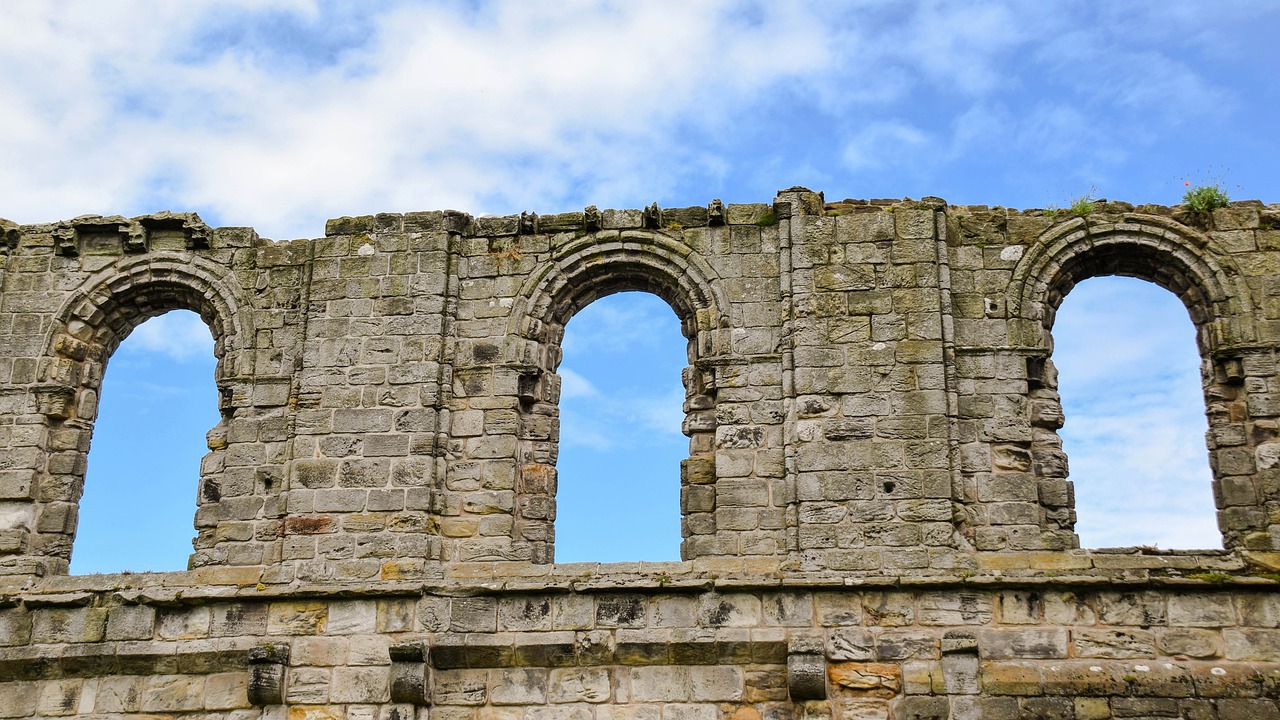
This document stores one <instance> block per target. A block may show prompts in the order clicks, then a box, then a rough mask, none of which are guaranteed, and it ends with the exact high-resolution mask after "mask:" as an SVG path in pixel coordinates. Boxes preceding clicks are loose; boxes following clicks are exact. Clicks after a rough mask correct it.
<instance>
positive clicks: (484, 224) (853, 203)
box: [0, 188, 1280, 244]
mask: <svg viewBox="0 0 1280 720" xmlns="http://www.w3.org/2000/svg"><path fill="white" fill-rule="evenodd" d="M792 195H799V196H800V197H803V198H804V200H805V201H804V202H800V203H795V205H796V207H789V206H788V203H789V202H790V197H789V196H792ZM1091 202H1092V206H1091V210H1090V212H1091V213H1097V214H1099V215H1107V214H1131V213H1136V214H1141V215H1155V216H1161V217H1169V218H1172V219H1174V220H1178V221H1180V222H1185V221H1186V220H1187V219H1191V220H1193V222H1192V223H1191V224H1197V223H1195V222H1194V220H1195V218H1196V215H1197V214H1196V213H1194V212H1193V211H1192V210H1190V209H1189V208H1188V207H1187V206H1185V205H1161V204H1156V203H1140V204H1135V203H1130V202H1125V201H1114V200H1107V199H1105V198H1102V199H1092V200H1091ZM899 209H932V210H937V211H942V212H946V213H950V214H955V215H982V216H999V217H1002V218H1010V219H1012V218H1051V219H1057V220H1062V219H1069V218H1073V217H1076V214H1075V212H1074V211H1073V210H1071V209H1063V208H1054V207H1047V208H1025V209H1017V208H1010V207H1005V206H1001V205H953V204H950V203H948V202H947V201H946V200H943V199H942V198H937V197H924V198H921V199H918V200H917V199H913V198H910V197H906V198H870V199H856V198H845V199H843V200H835V201H826V200H825V199H824V197H823V195H822V193H820V192H813V191H810V190H808V189H805V188H790V189H788V190H783V191H781V192H779V194H778V197H777V198H775V200H774V201H773V202H772V203H722V202H721V201H720V200H719V199H716V200H712V201H711V202H710V203H708V204H707V205H705V206H690V207H678V208H663V207H660V206H659V205H658V204H657V203H656V202H655V203H652V204H650V205H649V206H647V207H645V208H634V209H598V208H596V206H594V205H592V206H588V207H586V208H584V209H583V210H578V211H571V212H560V213H548V214H539V213H536V212H531V211H525V212H521V213H519V214H507V215H491V214H472V213H468V212H464V211H460V210H428V211H412V212H384V213H376V214H370V215H358V216H342V217H338V218H331V219H329V220H327V221H326V223H325V233H324V237H337V236H348V235H370V234H384V233H413V232H456V233H459V234H462V235H465V236H472V237H502V236H516V235H532V234H557V233H583V234H585V233H590V232H596V231H600V230H637V229H638V230H645V229H648V230H668V231H675V230H683V229H686V228H697V227H709V226H723V225H730V226H733V225H757V226H761V227H768V226H771V225H774V224H777V222H778V221H779V220H780V219H781V216H783V215H785V214H786V213H787V212H789V211H794V212H798V213H799V214H802V215H807V216H826V217H836V216H840V215H847V214H860V213H874V212H894V211H896V210H899ZM1250 211H1252V212H1257V213H1260V214H1262V215H1265V216H1267V217H1268V218H1273V219H1275V220H1276V221H1277V222H1280V203H1264V202H1262V201H1261V200H1256V199H1254V200H1237V201H1233V202H1231V204H1230V205H1229V206H1227V207H1225V208H1221V209H1219V210H1215V211H1213V212H1214V213H1219V212H1226V213H1239V212H1250ZM167 224H173V225H175V226H178V225H185V226H187V227H192V228H200V229H201V230H204V231H208V230H216V231H222V232H233V233H237V234H250V235H252V236H253V240H254V241H256V242H257V243H261V244H270V243H272V242H288V241H289V240H288V239H285V240H280V241H273V240H270V239H266V238H260V237H258V236H257V234H256V233H254V232H253V229H252V228H249V227H216V228H209V227H208V226H207V225H205V224H204V222H203V221H202V220H201V219H200V217H199V216H198V215H197V214H196V213H194V212H170V211H168V210H164V211H160V212H155V213H148V214H144V215H138V216H135V217H129V218H126V217H123V216H120V215H96V214H94V215H80V216H77V217H75V218H70V219H64V220H57V221H53V222H47V223H33V224H26V225H24V224H19V223H15V222H13V221H11V220H7V219H5V218H3V217H0V231H4V232H6V233H10V234H15V235H16V234H18V233H21V234H32V233H37V234H38V233H50V232H57V231H58V230H64V231H65V230H68V229H73V228H77V227H84V226H94V227H96V226H105V225H118V226H120V227H121V228H122V231H125V229H127V228H128V227H134V226H143V227H153V226H164V225H167ZM304 239H305V238H304Z"/></svg>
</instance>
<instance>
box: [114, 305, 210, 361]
mask: <svg viewBox="0 0 1280 720" xmlns="http://www.w3.org/2000/svg"><path fill="white" fill-rule="evenodd" d="M125 342H126V343H128V344H129V345H128V346H129V347H131V348H132V349H133V350H134V351H141V352H148V353H155V354H157V355H160V356H162V357H164V358H167V359H169V360H172V361H174V362H189V361H192V360H198V359H206V358H212V357H213V335H212V334H211V333H210V332H209V326H207V325H205V324H204V321H203V320H201V319H200V316H199V315H196V314H195V313H193V312H189V311H183V310H175V311H173V312H170V313H165V314H164V315H161V316H159V317H154V318H151V319H150V320H148V321H146V322H144V323H142V324H141V325H139V326H138V327H137V328H135V329H134V331H133V332H132V333H130V334H129V337H128V338H126V339H125Z"/></svg>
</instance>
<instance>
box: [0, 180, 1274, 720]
mask: <svg viewBox="0 0 1280 720" xmlns="http://www.w3.org/2000/svg"><path fill="white" fill-rule="evenodd" d="M0 240H2V241H3V242H0V255H3V266H2V269H0V273H2V274H0V457H3V460H0V573H3V574H4V576H5V577H4V579H3V580H2V581H0V630H3V632H0V645H3V646H4V649H3V650H2V651H0V667H4V668H6V669H5V670H4V671H0V717H25V716H31V715H35V714H41V715H51V716H53V715H75V714H84V715H98V716H101V715H104V714H105V715H117V714H129V713H161V714H175V713H188V712H189V713H193V714H199V715H201V716H202V717H250V716H252V717H256V716H258V714H259V713H263V714H265V715H266V716H271V717H277V716H278V717H285V716H288V717H291V718H292V717H327V716H336V717H342V716H347V717H397V718H404V717H410V716H413V715H414V714H415V713H419V714H422V713H425V712H427V711H426V708H427V707H428V706H431V705H433V704H434V707H433V709H432V710H431V712H432V713H433V714H441V713H443V714H444V715H445V716H449V717H452V716H455V715H456V716H458V718H459V720H461V718H462V717H463V716H465V717H466V718H467V720H488V719H489V718H497V717H498V716H502V717H503V720H506V716H508V715H510V716H511V718H512V720H524V717H525V716H527V718H528V720H550V719H551V718H553V717H554V718H555V720H560V718H561V716H564V718H565V720H568V718H569V716H572V717H573V718H574V720H577V719H578V718H581V719H582V720H588V718H595V720H621V718H623V717H627V718H631V717H632V716H635V717H636V718H640V717H641V716H644V718H645V719H646V720H647V719H648V718H650V717H652V718H653V720H668V718H670V719H672V720H675V719H676V718H684V717H689V718H698V719H703V718H705V720H715V718H724V719H726V720H727V719H728V718H730V717H732V719H733V720H757V719H758V718H765V717H767V718H782V717H791V716H793V715H797V714H799V715H804V716H808V715H811V714H815V713H816V714H822V715H833V716H839V717H841V718H850V719H854V718H887V717H893V718H906V717H913V718H914V717H920V718H931V717H948V716H949V715H948V714H949V713H950V716H952V717H1068V718H1070V717H1079V718H1105V717H1112V716H1115V717H1132V716H1163V715H1169V714H1170V713H1182V715H1181V716H1183V717H1220V718H1233V717H1259V718H1265V717H1280V710H1278V709H1277V705H1276V698H1277V697H1278V694H1280V630H1277V629H1276V628H1277V626H1280V601H1278V600H1277V595H1276V593H1275V589H1276V579H1277V578H1276V575H1275V573H1276V572H1277V571H1278V570H1280V468H1278V467H1277V465H1280V439H1277V435H1278V434H1280V431H1278V424H1277V421H1278V420H1280V376H1278V375H1277V365H1276V362H1277V359H1276V345H1277V342H1278V341H1280V328H1277V327H1276V321H1277V318H1280V302H1277V298H1278V297H1280V206H1276V205H1271V206H1264V205H1262V204H1261V203H1256V202H1244V203H1235V204H1233V205H1232V206H1231V207H1228V208H1223V209H1219V210H1216V211H1213V212H1212V213H1210V214H1195V213H1190V212H1188V211H1187V210H1186V209H1185V208H1165V207H1157V206H1141V207H1136V208H1135V207H1134V206H1131V205H1128V204H1125V203H1104V204H1101V205H1100V206H1099V207H1098V208H1097V209H1096V211H1095V212H1094V213H1092V214H1090V215H1088V216H1087V217H1079V216H1076V215H1072V214H1070V213H1057V214H1053V213H1046V212H1044V211H1034V210H1032V211H1021V212H1020V211H1013V210H1006V209H1004V208H988V207H981V206H978V207H974V206H971V207H955V206H948V205H947V204H946V203H945V202H943V201H941V200H937V199H926V200H924V201H918V202H917V201H893V202H888V201H871V202H866V201H845V202H840V203H826V202H824V200H823V198H822V196H821V195H820V194H817V193H813V192H810V191H808V190H804V189H802V188H793V189H791V190H787V191H783V192H781V193H779V195H778V197H777V198H776V199H775V200H774V202H773V203H772V204H756V205H727V206H726V205H722V204H721V203H720V202H719V201H715V202H713V203H711V204H710V205H708V206H707V207H694V208H680V209H660V208H658V207H657V206H650V207H649V208H646V209H644V210H597V209H595V208H587V209H586V210H585V211H583V212H576V213H564V214H559V215H545V216H536V215H532V214H528V213H526V214H523V215H520V216H506V217H478V218H477V217H471V216H469V215H466V214H463V213H458V212H453V211H445V212H425V213H407V214H403V215H400V214H383V215H376V216H366V217H359V218H341V219H338V220H333V221H330V222H329V224H328V226H327V227H326V236H325V237H324V238H320V239H316V240H299V241H291V242H282V243H272V242H270V241H266V240H262V239H260V238H258V237H257V235H256V234H255V233H254V232H253V231H252V230H250V229H246V228H209V227H207V226H206V225H204V223H202V222H201V221H200V219H199V218H198V217H196V216H195V215H193V214H182V213H179V214H174V213H160V214H157V215H151V216H144V217H140V218H133V219H128V218H123V217H118V216H113V217H100V216H91V217H82V218H77V219H75V220H70V221H65V222H60V223H55V224H48V225H31V226H16V225H13V224H12V223H8V222H7V221H0ZM1113 274H1122V275H1132V276H1135V277H1140V278H1144V279H1147V280H1150V281H1152V282H1155V283H1157V284H1159V285H1161V286H1162V287H1165V288H1167V289H1168V290H1170V291H1171V292H1174V293H1175V294H1177V295H1178V296H1179V297H1180V298H1181V299H1182V300H1183V302H1184V304H1185V305H1186V306H1187V308H1188V311H1189V312H1190V315H1191V317H1192V320H1193V322H1194V323H1195V326H1196V328H1197V339H1198V343H1199V347H1200V351H1201V356H1202V360H1203V363H1202V370H1203V373H1202V375H1203V378H1204V390H1205V403H1206V405H1205V407H1206V413H1207V416H1208V418H1209V427H1210V430H1209V433H1208V451H1209V456H1210V464H1211V467H1212V469H1213V475H1214V480H1213V482H1214V497H1215V501H1216V503H1217V510H1218V518H1219V525H1220V527H1221V529H1222V533H1223V546H1224V548H1225V550H1223V551H1203V552H1194V551H1186V552H1158V551H1153V550H1149V549H1128V550H1117V551H1086V550H1080V549H1079V548H1078V545H1079V542H1078V539H1077V537H1076V535H1075V533H1074V522H1075V509H1074V498H1073V492H1072V487H1071V483H1070V481H1069V480H1068V479H1067V458H1066V457H1065V456H1064V454H1063V452H1062V450H1061V443H1060V440H1059V438H1058V435H1057V429H1058V428H1059V427H1060V426H1061V424H1062V410H1061V406H1060V404H1059V399H1058V396H1057V393H1056V373H1055V371H1054V369H1053V363H1052V360H1051V350H1052V347H1053V343H1052V337H1051V335H1050V331H1051V328H1052V324H1053V316H1054V312H1055V311H1056V309H1057V307H1058V305H1059V303H1060V302H1061V300H1062V298H1063V297H1064V296H1065V294H1066V293H1067V292H1068V291H1069V290H1070V289H1071V287H1072V286H1073V285H1074V284H1075V283H1077V282H1080V281H1082V280H1084V279H1087V278H1089V277H1093V276H1097V275H1113ZM623 290H643V291H649V292H653V293H655V294H657V295H659V296H660V297H662V298H663V299H664V300H666V301H667V302H668V303H669V304H670V305H671V306H672V308H673V309H674V310H675V312H676V314H677V315H678V316H679V318H680V320H681V323H682V328H683V331H684V334H685V336H686V338H687V339H688V343H689V345H688V348H689V367H688V368H687V369H686V370H685V372H684V376H683V379H684V384H685V388H686V400H685V404H684V411H685V421H684V430H685V433H686V434H687V435H688V436H689V438H690V449H689V457H688V459H687V460H685V461H684V462H683V463H682V469H681V496H680V506H681V513H682V536H683V542H682V546H681V553H682V556H683V558H684V559H685V562H682V563H667V564H645V563H641V564H620V565H612V566H595V565H556V564H554V563H553V559H554V547H555V545H554V543H555V534H554V520H555V517H556V507H555V490H556V471H555V460H556V455H557V445H558V439H559V425H558V409H557V403H558V401H559V391H560V381H559V377H558V375H557V374H556V370H557V367H558V365H559V362H560V357H561V351H560V342H561V340H562V337H563V331H564V326H565V323H566V322H567V321H568V320H569V319H570V318H571V317H572V316H573V314H574V313H575V312H577V311H578V310H579V309H581V308H582V307H585V306H586V305H587V304H589V303H590V302H592V301H593V300H595V299H597V298H599V297H601V296H604V295H607V294H610V293H613V292H618V291H623ZM178 308H183V309H190V310H194V311H196V312H198V313H199V314H200V315H201V317H202V318H204V320H205V321H206V322H207V323H208V324H209V327H210V329H211V330H212V332H213V334H214V337H215V340H216V346H215V353H216V354H217V356H218V369H217V383H218V387H219V389H220V393H221V401H220V404H221V408H220V409H221V411H222V421H221V422H220V423H219V424H218V426H217V427H215V428H213V429H212V430H211V431H210V433H209V436H208V439H209V448H210V452H209V454H208V455H207V456H206V457H205V458H204V461H203V463H202V466H201V468H202V469H201V477H200V478H199V480H198V487H197V483H196V480H195V479H194V478H193V481H192V485H193V491H196V492H197V494H198V502H199V510H198V512H197V514H196V517H195V525H196V529H197V533H198V535H197V538H196V540H195V552H194V553H193V554H192V556H191V568H192V569H191V570H190V571H189V572H186V573H171V574H143V575H123V576H90V577H82V578H78V577H68V576H66V572H67V567H68V561H69V558H70V553H71V549H72V541H73V539H74V536H75V527H76V513H77V503H78V500H79V497H80V494H81V490H82V486H83V481H84V473H85V462H86V454H87V451H88V448H89V439H90V436H91V434H92V428H93V422H94V420H95V418H96V412H97V395H98V391H99V389H100V384H101V379H102V375H103V369H104V367H105V363H106V362H107V360H108V358H109V357H110V355H111V353H112V351H113V350H114V349H115V348H116V347H117V346H118V344H119V343H120V342H121V341H122V340H123V339H124V337H125V336H127V335H128V333H129V332H130V331H131V330H132V329H133V328H134V327H136V326H137V325H138V324H140V323H141V322H142V321H144V320H146V319H147V318H149V317H153V316H155V315H158V314H160V313H163V312H166V311H168V310H172V309H178ZM1140 668H1141V669H1140ZM11 673H12V674H11ZM6 678H15V679H16V680H15V682H10V683H6V682H4V680H5V679H6ZM273 678H274V680H273ZM273 683H274V684H273ZM415 688H416V689H415ZM415 693H416V694H415ZM286 708H288V709H286ZM300 708H301V709H300ZM308 713H310V714H308ZM1215 713H1216V714H1215ZM543 716H546V717H545V718H544V717H543Z"/></svg>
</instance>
